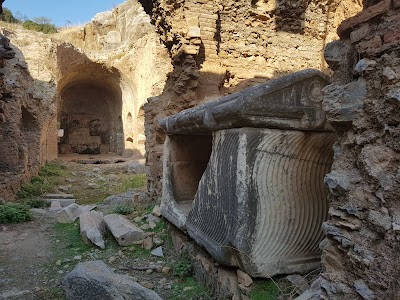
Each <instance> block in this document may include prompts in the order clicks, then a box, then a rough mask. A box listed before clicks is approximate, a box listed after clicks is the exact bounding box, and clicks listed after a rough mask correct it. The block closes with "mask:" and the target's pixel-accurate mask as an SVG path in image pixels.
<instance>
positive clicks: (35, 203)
mask: <svg viewBox="0 0 400 300" xmlns="http://www.w3.org/2000/svg"><path fill="white" fill-rule="evenodd" d="M25 204H26V205H28V206H29V207H30V208H46V207H49V206H50V205H51V204H50V202H48V201H45V200H43V199H40V198H32V199H28V200H27V201H25Z"/></svg>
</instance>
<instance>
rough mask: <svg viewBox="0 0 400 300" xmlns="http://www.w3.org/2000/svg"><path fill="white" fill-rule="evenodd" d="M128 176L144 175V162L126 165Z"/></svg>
mask: <svg viewBox="0 0 400 300" xmlns="http://www.w3.org/2000/svg"><path fill="white" fill-rule="evenodd" d="M127 171H128V174H143V173H145V165H144V160H141V161H134V162H131V163H130V164H129V165H128V170H127Z"/></svg>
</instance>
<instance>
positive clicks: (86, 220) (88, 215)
mask: <svg viewBox="0 0 400 300" xmlns="http://www.w3.org/2000/svg"><path fill="white" fill-rule="evenodd" d="M79 225H80V230H81V237H82V240H83V241H84V242H85V243H86V244H88V245H91V244H94V245H96V246H98V247H100V248H101V249H104V248H105V243H104V239H103V234H104V232H105V224H104V220H103V213H101V212H97V211H87V212H84V213H83V214H81V215H80V217H79Z"/></svg>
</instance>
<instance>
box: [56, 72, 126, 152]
mask: <svg viewBox="0 0 400 300" xmlns="http://www.w3.org/2000/svg"><path fill="white" fill-rule="evenodd" d="M60 98H61V105H60V113H59V128H60V129H61V130H60V131H59V132H60V134H59V135H60V139H59V154H71V153H78V154H109V153H113V154H116V155H121V154H122V151H123V149H124V142H123V137H124V133H123V124H122V118H121V111H122V96H121V90H120V89H119V86H118V87H117V86H116V85H111V84H110V83H109V82H103V81H101V80H96V81H90V80H75V81H72V82H70V83H69V84H67V85H66V86H65V87H64V88H63V89H62V90H61V92H60Z"/></svg>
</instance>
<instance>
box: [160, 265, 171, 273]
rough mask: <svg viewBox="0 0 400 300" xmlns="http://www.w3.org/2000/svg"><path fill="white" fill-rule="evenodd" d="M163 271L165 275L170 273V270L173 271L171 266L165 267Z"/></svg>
mask: <svg viewBox="0 0 400 300" xmlns="http://www.w3.org/2000/svg"><path fill="white" fill-rule="evenodd" d="M161 272H162V273H163V274H165V275H167V274H169V272H171V268H170V267H163V268H162V270H161Z"/></svg>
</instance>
